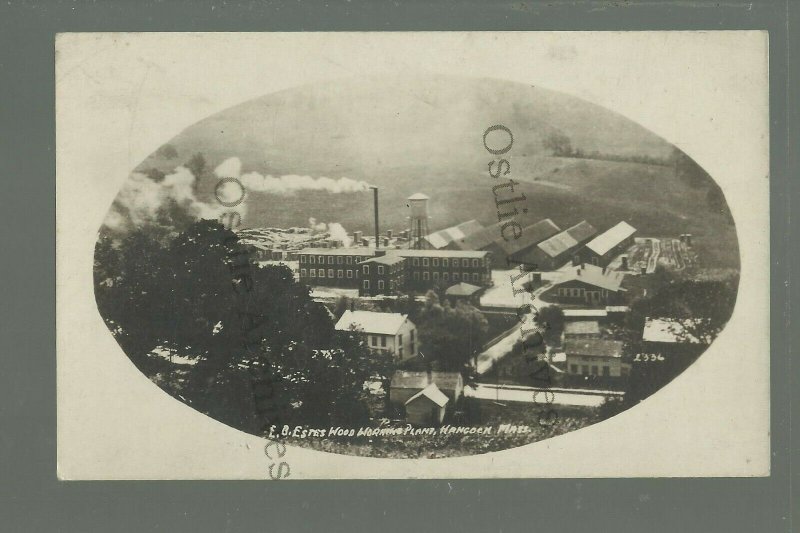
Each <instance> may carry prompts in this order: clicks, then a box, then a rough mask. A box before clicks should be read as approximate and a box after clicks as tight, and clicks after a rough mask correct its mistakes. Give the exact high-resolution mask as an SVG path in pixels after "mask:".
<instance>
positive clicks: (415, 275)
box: [298, 247, 492, 296]
mask: <svg viewBox="0 0 800 533" xmlns="http://www.w3.org/2000/svg"><path fill="white" fill-rule="evenodd" d="M298 260H299V262H300V281H301V282H303V283H306V284H308V285H320V286H328V287H342V288H351V289H355V288H358V290H359V294H360V295H362V296H377V295H380V294H394V293H396V292H399V291H404V290H415V291H420V292H421V291H425V290H428V289H431V288H433V287H435V286H441V287H449V286H450V285H454V284H457V283H460V282H462V281H463V282H467V283H471V284H473V285H477V286H480V287H487V286H489V285H490V284H491V279H492V276H491V253H490V252H488V251H472V250H407V249H376V248H371V247H355V248H305V249H303V250H300V251H299V252H298Z"/></svg>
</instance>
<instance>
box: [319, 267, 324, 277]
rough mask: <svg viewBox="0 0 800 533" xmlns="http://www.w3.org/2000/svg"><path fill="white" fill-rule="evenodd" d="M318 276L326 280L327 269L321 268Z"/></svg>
mask: <svg viewBox="0 0 800 533" xmlns="http://www.w3.org/2000/svg"><path fill="white" fill-rule="evenodd" d="M318 274H319V277H321V278H324V277H325V269H324V268H320V269H319V272H318Z"/></svg>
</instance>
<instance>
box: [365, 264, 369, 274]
mask: <svg viewBox="0 0 800 533" xmlns="http://www.w3.org/2000/svg"><path fill="white" fill-rule="evenodd" d="M364 274H369V265H364Z"/></svg>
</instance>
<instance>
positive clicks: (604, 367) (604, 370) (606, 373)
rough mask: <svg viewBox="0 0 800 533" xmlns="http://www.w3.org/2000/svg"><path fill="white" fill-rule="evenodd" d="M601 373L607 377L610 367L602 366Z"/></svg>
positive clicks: (609, 373)
mask: <svg viewBox="0 0 800 533" xmlns="http://www.w3.org/2000/svg"><path fill="white" fill-rule="evenodd" d="M603 375H604V376H606V377H608V376H610V375H611V369H610V368H609V367H607V366H603Z"/></svg>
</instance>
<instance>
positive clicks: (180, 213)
mask: <svg viewBox="0 0 800 533" xmlns="http://www.w3.org/2000/svg"><path fill="white" fill-rule="evenodd" d="M214 174H215V175H216V177H217V178H218V179H220V180H222V179H223V178H235V179H236V180H238V183H237V182H235V181H226V182H220V186H219V188H218V189H216V190H215V196H213V197H212V198H211V199H210V200H209V201H207V202H204V201H200V200H198V198H197V197H196V195H195V189H196V185H197V183H196V182H197V177H196V176H194V174H192V171H191V170H189V169H188V168H187V167H185V166H180V167H178V168H176V169H175V170H174V171H173V172H172V174H169V175H167V176H165V177H164V179H163V180H161V181H157V180H154V179H152V178H151V177H149V176H147V175H146V174H143V173H141V172H134V173H132V174H131V176H130V177H129V178H128V180H127V181H126V182H125V184H124V185H123V186H122V190H121V191H120V193H119V194H118V195H117V198H116V199H115V201H114V205H113V207H112V209H111V211H110V212H109V213H108V215H107V216H106V219H105V221H104V224H105V226H106V227H107V228H109V229H110V230H112V231H114V232H122V231H127V230H129V229H132V228H141V227H144V226H147V225H148V224H157V225H160V226H166V227H167V228H168V229H173V230H175V229H180V228H179V226H180V225H181V224H180V221H186V220H187V219H188V220H199V219H210V220H219V219H220V217H221V216H222V215H223V214H224V213H231V212H236V213H238V215H239V217H240V219H241V220H242V221H243V220H244V217H245V213H246V211H247V197H248V195H249V194H250V193H252V192H261V193H269V194H277V195H290V194H295V193H297V192H298V191H304V190H314V191H328V192H330V193H333V194H338V193H345V192H361V191H366V190H368V189H369V184H368V183H366V182H364V181H358V180H353V179H350V178H345V177H342V178H338V179H331V178H326V177H319V178H312V177H311V176H297V175H292V174H289V175H284V176H279V177H273V176H270V175H266V176H264V175H261V174H259V173H258V172H248V173H246V174H244V175H242V162H241V160H240V159H239V158H238V157H230V158H228V159H226V160H225V161H223V162H222V163H220V164H219V165H218V166H217V167H216V168H215V169H214ZM240 184H241V185H240ZM239 199H241V200H242V201H241V202H240V203H239V204H238V205H236V206H235V207H226V206H225V205H223V203H228V204H230V203H232V202H236V201H237V200H239ZM320 224H321V225H322V226H325V229H323V230H322V231H329V232H331V234H332V236H333V235H334V234H335V237H334V238H337V239H340V240H342V241H343V242H349V237H347V232H346V231H345V230H344V228H343V227H342V226H341V225H340V224H338V223H335V222H334V223H330V224H324V223H320Z"/></svg>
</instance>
